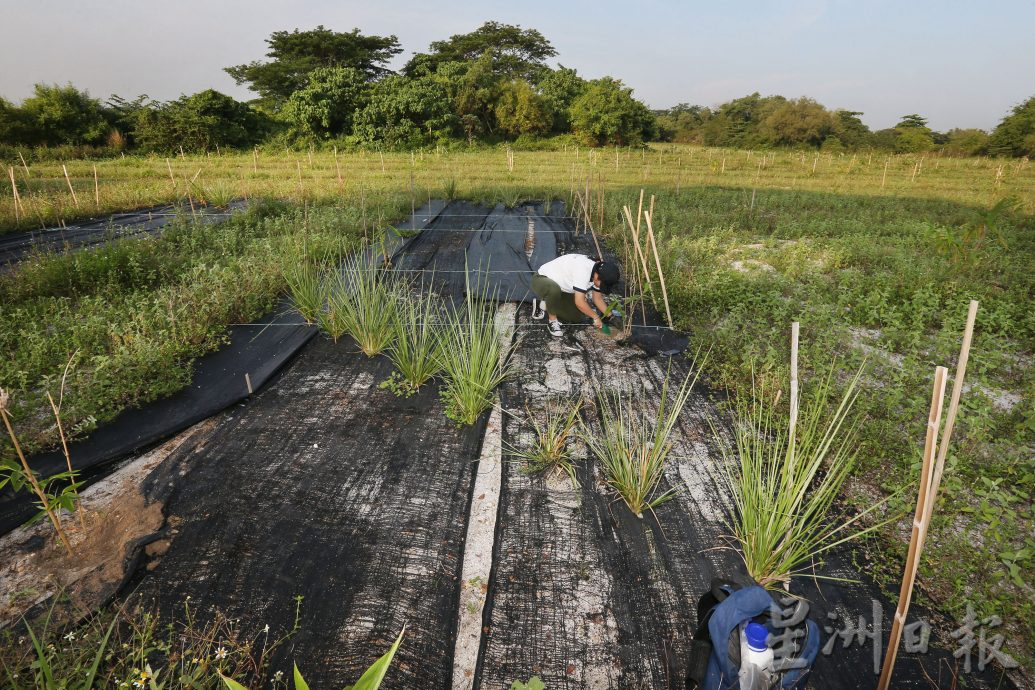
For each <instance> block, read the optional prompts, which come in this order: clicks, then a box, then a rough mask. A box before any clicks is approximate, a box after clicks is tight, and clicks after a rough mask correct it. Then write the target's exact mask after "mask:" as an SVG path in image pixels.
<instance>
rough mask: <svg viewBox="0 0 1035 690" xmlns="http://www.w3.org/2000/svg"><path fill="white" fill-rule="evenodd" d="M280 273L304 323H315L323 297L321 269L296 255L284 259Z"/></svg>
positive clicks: (302, 256)
mask: <svg viewBox="0 0 1035 690" xmlns="http://www.w3.org/2000/svg"><path fill="white" fill-rule="evenodd" d="M282 273H283V275H284V281H285V282H286V283H287V286H288V292H290V293H291V300H292V301H293V302H294V303H295V308H296V309H298V313H299V314H301V315H302V318H303V319H305V322H306V323H316V322H317V321H318V319H319V317H320V312H321V311H322V310H323V304H324V299H325V294H324V284H323V277H322V273H323V269H322V268H321V267H319V266H317V265H315V264H314V263H312V262H311V261H309V260H307V258H306V257H305V256H304V255H298V256H291V257H289V258H287V259H286V260H285V262H284V267H283V269H282Z"/></svg>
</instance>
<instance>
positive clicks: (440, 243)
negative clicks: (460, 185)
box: [392, 201, 571, 302]
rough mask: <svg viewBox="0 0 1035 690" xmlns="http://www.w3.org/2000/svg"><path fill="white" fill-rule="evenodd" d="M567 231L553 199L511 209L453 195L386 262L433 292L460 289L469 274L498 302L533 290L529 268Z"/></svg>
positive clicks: (455, 293) (551, 252)
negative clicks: (432, 287) (419, 278)
mask: <svg viewBox="0 0 1035 690" xmlns="http://www.w3.org/2000/svg"><path fill="white" fill-rule="evenodd" d="M570 232H571V230H570V227H569V224H568V223H567V222H566V221H565V219H564V205H563V204H562V203H561V202H558V201H555V202H553V203H551V204H543V203H531V202H530V203H524V204H518V205H517V206H515V207H514V208H511V209H508V208H506V207H504V206H503V205H502V204H500V205H497V206H496V207H495V208H492V209H489V208H486V207H485V206H481V205H478V204H473V203H470V202H466V201H453V202H450V203H449V205H447V206H446V207H445V208H444V209H443V210H442V212H441V213H440V214H439V215H438V216H437V217H436V218H435V219H434V220H433V221H431V222H430V223H429V224H428V226H427V227H426V229H425V230H424V231H423V232H421V233H420V234H419V235H416V236H415V237H413V238H411V239H409V240H407V242H406V243H405V244H404V245H403V246H402V247H401V248H399V249H398V250H397V251H396V253H395V255H394V256H393V257H392V266H393V267H394V269H395V270H396V271H399V272H400V273H403V274H411V275H416V276H423V277H424V279H425V281H426V282H427V283H430V282H432V281H433V282H434V285H435V290H436V292H438V293H439V294H441V295H443V296H448V297H452V298H454V299H455V298H459V297H462V296H463V295H464V294H465V290H466V284H467V280H468V276H469V277H470V282H471V284H472V285H473V286H477V287H479V288H482V289H485V291H486V293H487V294H488V295H490V296H494V297H495V298H496V299H498V300H499V301H501V302H525V301H529V300H531V299H532V297H533V296H534V295H533V294H532V292H531V289H532V288H531V283H532V274H533V272H534V271H535V270H537V269H538V268H539V267H540V266H542V265H543V264H545V263H546V262H547V261H550V260H552V259H555V258H556V257H557V254H558V249H557V246H558V242H563V241H564V238H566V237H567V236H568V235H569V234H570ZM479 275H482V276H484V275H487V276H488V278H487V279H484V278H479Z"/></svg>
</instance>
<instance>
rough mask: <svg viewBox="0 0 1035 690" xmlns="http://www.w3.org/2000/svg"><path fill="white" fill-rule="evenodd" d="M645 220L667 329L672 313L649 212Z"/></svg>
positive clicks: (670, 324) (670, 322)
mask: <svg viewBox="0 0 1035 690" xmlns="http://www.w3.org/2000/svg"><path fill="white" fill-rule="evenodd" d="M652 201H653V199H652ZM652 205H653V204H652ZM645 218H646V220H647V239H649V240H650V246H651V249H652V250H654V264H655V265H656V266H657V268H658V279H659V280H660V281H661V298H662V299H663V300H664V301H665V316H666V318H668V325H669V328H672V326H673V324H672V312H671V311H670V310H669V308H668V290H667V289H666V288H665V273H664V272H663V271H662V270H661V257H660V256H659V255H658V245H657V244H656V243H655V242H654V227H653V224H652V223H651V213H650V211H647V214H646V216H645Z"/></svg>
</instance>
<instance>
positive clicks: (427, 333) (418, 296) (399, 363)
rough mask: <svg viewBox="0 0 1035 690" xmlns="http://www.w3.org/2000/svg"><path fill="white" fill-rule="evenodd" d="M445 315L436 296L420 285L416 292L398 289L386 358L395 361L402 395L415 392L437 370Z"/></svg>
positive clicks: (439, 363)
mask: <svg viewBox="0 0 1035 690" xmlns="http://www.w3.org/2000/svg"><path fill="white" fill-rule="evenodd" d="M445 318H446V314H445V313H444V310H443V309H441V308H440V307H439V304H438V302H437V298H436V297H435V296H434V295H433V294H432V293H430V292H427V291H425V290H424V289H423V286H422V287H421V289H419V290H416V291H413V290H409V289H403V290H401V291H400V293H399V304H398V306H397V307H396V309H395V320H394V322H393V324H392V327H393V329H394V337H393V339H392V345H391V346H390V347H389V348H388V357H389V358H390V359H391V360H392V363H393V364H395V368H396V372H397V374H398V377H397V381H398V383H399V387H401V389H402V391H403V392H404V393H405V394H412V393H414V392H416V391H417V389H419V388H420V387H421V386H423V385H424V384H425V383H427V381H428V380H430V379H431V377H432V376H434V375H435V374H437V373H438V372H439V370H440V369H441V367H442V362H441V355H440V349H441V346H442V324H443V323H444V320H445Z"/></svg>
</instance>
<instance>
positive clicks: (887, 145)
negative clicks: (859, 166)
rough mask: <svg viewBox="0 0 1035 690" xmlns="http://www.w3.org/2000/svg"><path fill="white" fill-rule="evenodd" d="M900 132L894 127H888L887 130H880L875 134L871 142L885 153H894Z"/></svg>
mask: <svg viewBox="0 0 1035 690" xmlns="http://www.w3.org/2000/svg"><path fill="white" fill-rule="evenodd" d="M898 132H899V131H898V130H897V129H895V128H894V127H888V128H887V129H878V130H877V131H876V132H874V133H873V136H872V137H871V139H870V141H872V142H873V145H874V146H875V147H876V148H878V149H883V150H885V151H894V150H895V142H896V141H898Z"/></svg>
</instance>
